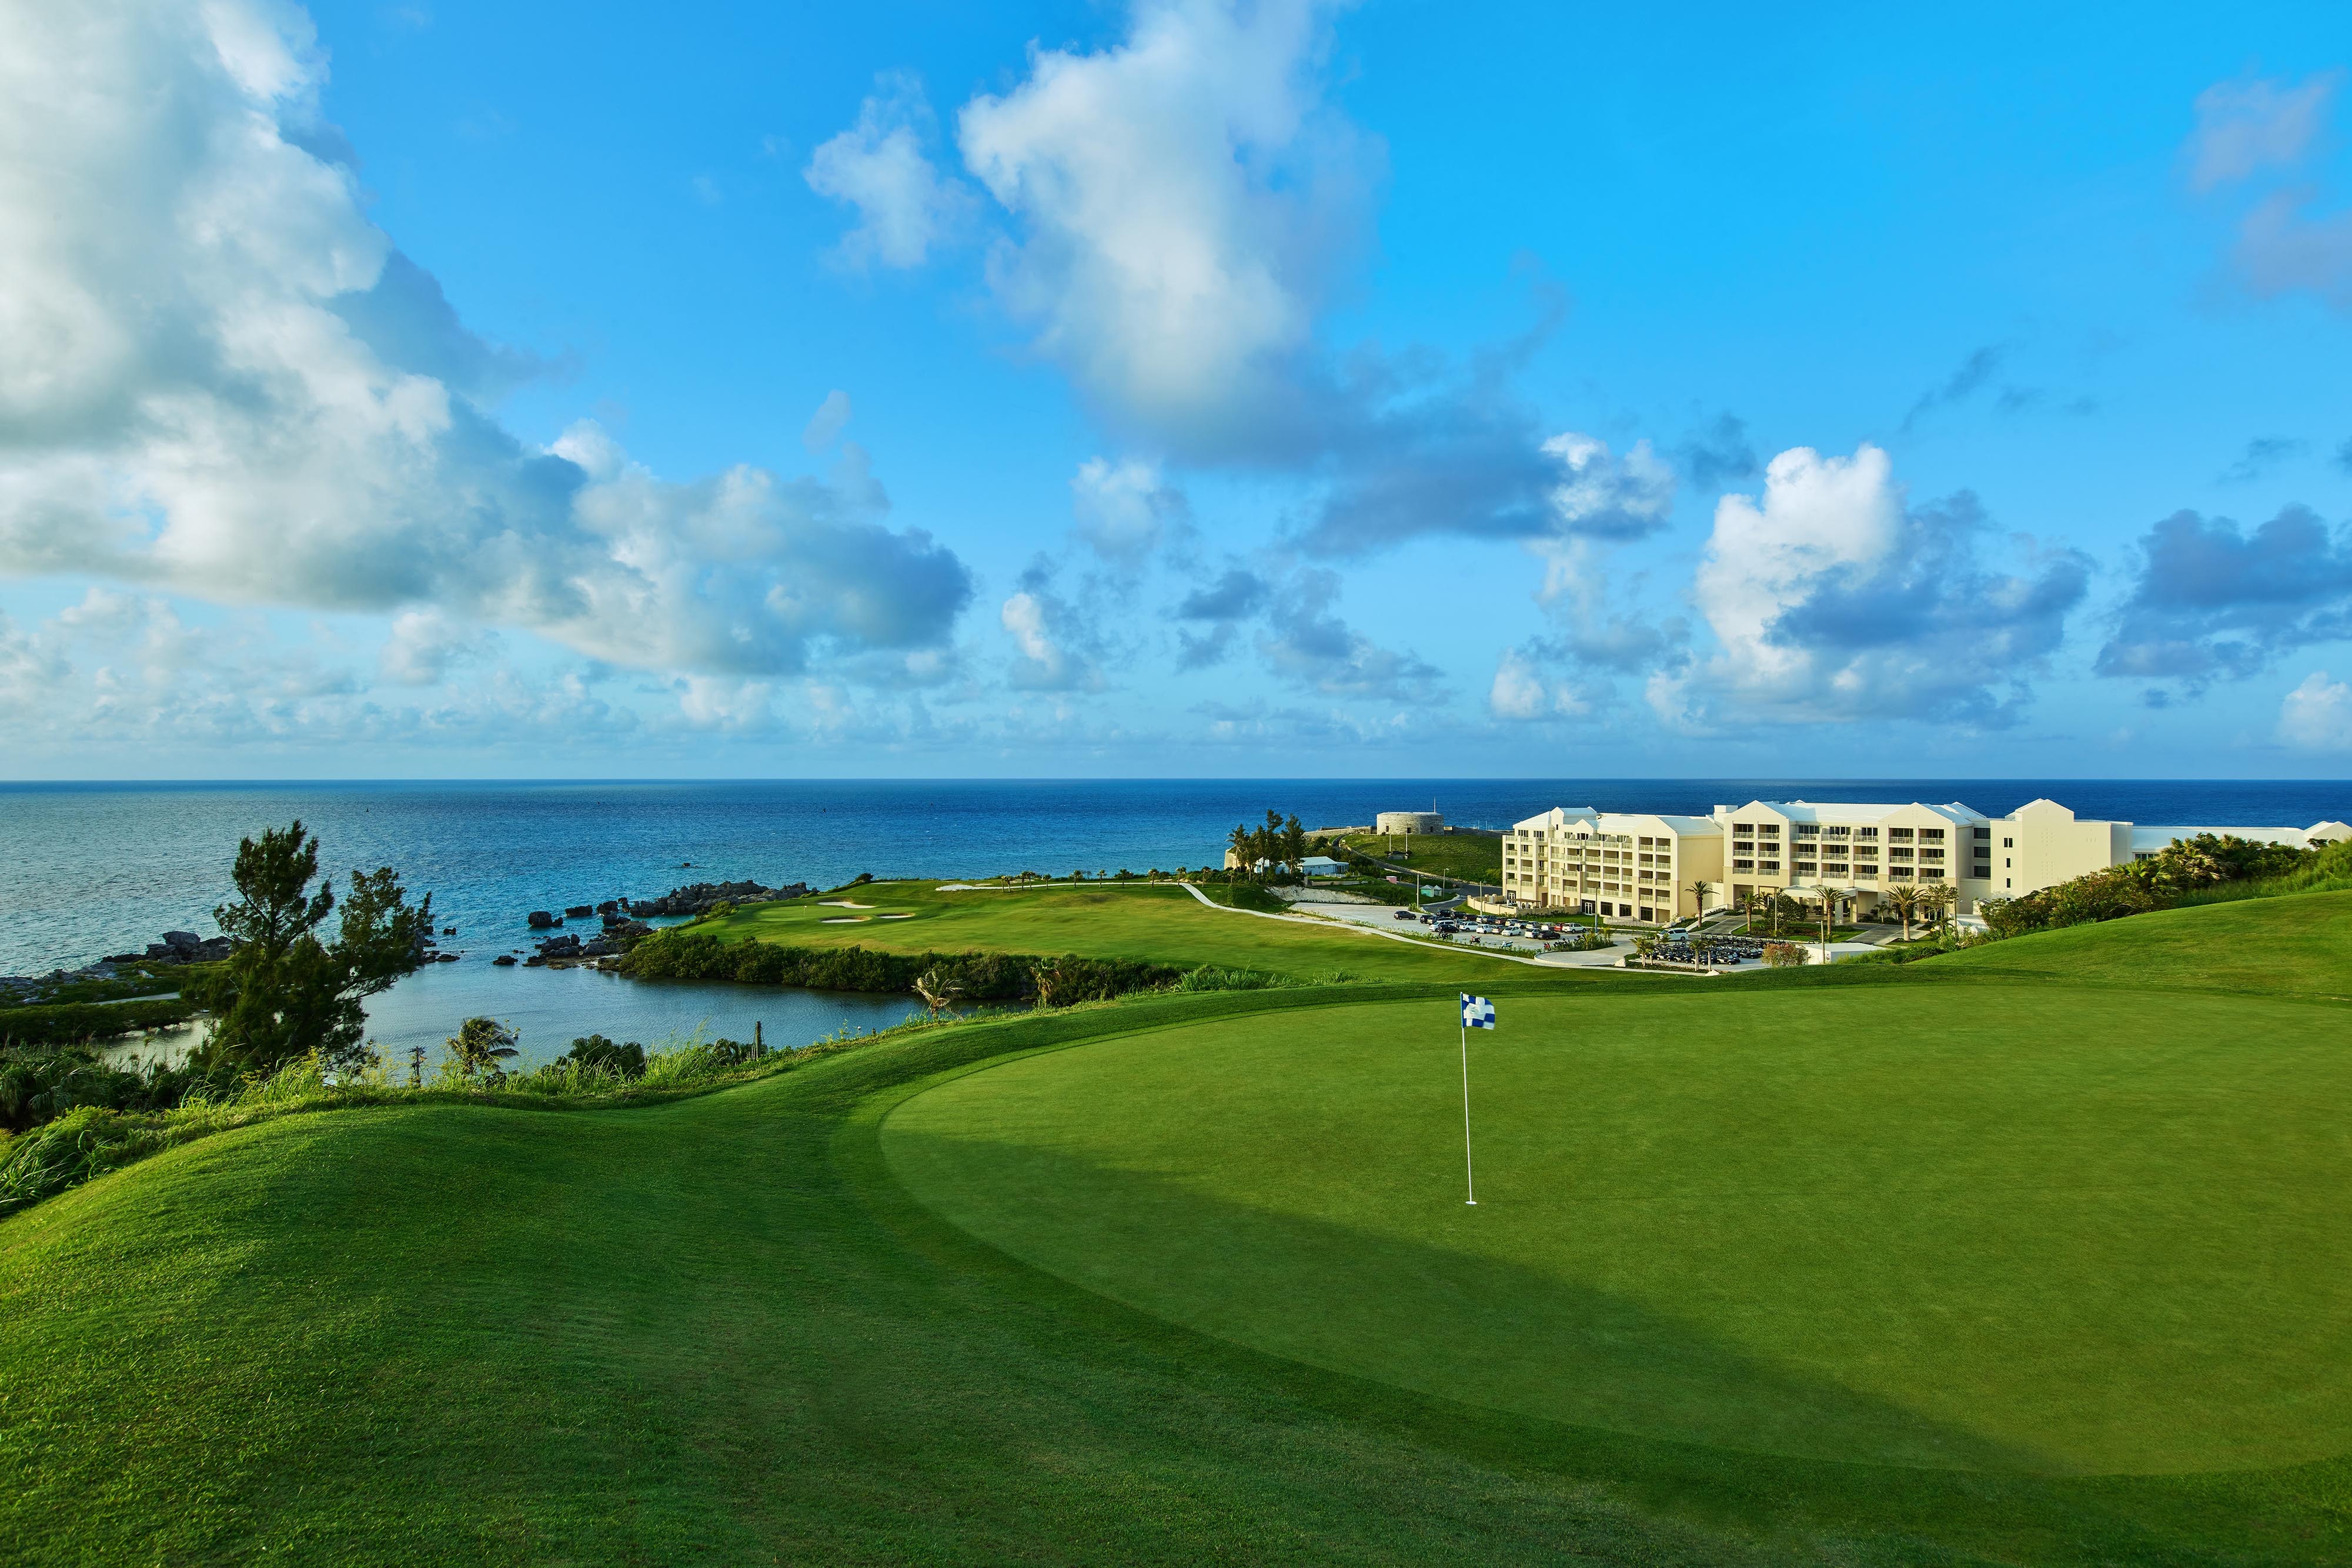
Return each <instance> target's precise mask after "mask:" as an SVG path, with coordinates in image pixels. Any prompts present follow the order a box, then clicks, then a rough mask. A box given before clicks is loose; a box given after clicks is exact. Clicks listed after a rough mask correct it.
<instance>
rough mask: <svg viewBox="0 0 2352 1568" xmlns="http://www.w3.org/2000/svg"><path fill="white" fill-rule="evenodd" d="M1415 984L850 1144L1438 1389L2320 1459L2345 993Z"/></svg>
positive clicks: (1030, 1061) (1814, 1453)
mask: <svg viewBox="0 0 2352 1568" xmlns="http://www.w3.org/2000/svg"><path fill="white" fill-rule="evenodd" d="M1501 1012H1502V1016H1501V1019H1500V1027H1499V1029H1498V1030H1496V1031H1495V1032H1493V1033H1479V1034H1475V1035H1474V1036H1473V1037H1472V1040H1471V1041H1470V1078H1471V1098H1472V1107H1473V1113H1474V1122H1475V1137H1476V1140H1477V1141H1476V1152H1477V1158H1478V1165H1477V1190H1478V1203H1477V1205H1476V1207H1470V1206H1468V1205H1466V1204H1465V1201H1464V1193H1463V1183H1464V1171H1463V1150H1462V1137H1463V1127H1462V1108H1461V1102H1460V1081H1459V1066H1458V1035H1457V1031H1456V1029H1455V1025H1454V1008H1453V1005H1452V1003H1451V1002H1450V1001H1448V1000H1443V999H1441V1000H1434V1001H1425V1002H1391V1003H1381V1004H1360V1005H1349V1006H1335V1007H1331V1008H1328V1009H1311V1010H1300V1011H1294V1012H1288V1013H1282V1014H1265V1015H1258V1016H1249V1017H1241V1018H1234V1019H1220V1020H1214V1021H1203V1022H1201V1023H1198V1024H1184V1025H1178V1026H1173V1027H1169V1028H1163V1029H1159V1030H1150V1031H1148V1032H1138V1033H1129V1034H1126V1035H1123V1036H1118V1037H1115V1038H1110V1039H1106V1040H1097V1041H1095V1042H1091V1043H1087V1044H1084V1045H1079V1046H1074V1047H1070V1048H1067V1049H1061V1050H1055V1051H1044V1052H1040V1053H1036V1054H1032V1055H1027V1056H1022V1057H1017V1058H1014V1059H1012V1060H1009V1061H1000V1062H999V1063H997V1064H995V1065H991V1066H985V1067H983V1068H981V1069H978V1070H974V1071H967V1072H965V1073H963V1074H962V1075H961V1076H953V1077H950V1078H948V1079H946V1080H944V1081H942V1082H940V1083H938V1084H936V1085H935V1086H933V1087H930V1088H929V1089H927V1090H926V1091H924V1092H921V1093H919V1094H918V1095H916V1096H914V1097H913V1098H911V1099H909V1100H908V1101H906V1102H905V1103H902V1104H900V1105H899V1106H898V1108H897V1109H896V1110H895V1111H893V1112H892V1113H891V1114H890V1116H889V1118H888V1120H887V1122H886V1123H885V1124H884V1126H883V1129H882V1138H883V1148H884V1151H885V1154H886V1155H887V1159H888V1161H889V1163H890V1166H891V1168H892V1170H893V1171H894V1172H895V1173H896V1175H897V1176H898V1178H899V1179H900V1181H901V1182H902V1183H903V1184H904V1185H905V1186H907V1187H908V1189H909V1190H910V1191H911V1192H912V1193H913V1194H914V1195H915V1196H916V1197H918V1198H919V1199H920V1200H921V1201H922V1202H923V1203H924V1204H926V1205H927V1206H928V1207H930V1208H932V1209H933V1210H934V1211H935V1212H937V1213H939V1214H940V1215H942V1216H944V1217H945V1218H949V1219H950V1220H951V1221H953V1222H954V1223H955V1224H957V1225H958V1226H960V1227H961V1228H963V1229H965V1230H966V1231H968V1232H970V1233H971V1234H973V1235H975V1236H977V1237H979V1238H980V1239H982V1240H985V1241H987V1242H989V1243H991V1244H992V1245H994V1246H996V1247H997V1248H999V1249H1002V1250H1003V1251H1005V1252H1007V1253H1009V1254H1012V1255H1013V1256H1014V1257H1016V1258H1019V1259H1021V1260H1024V1261H1027V1262H1029V1263H1032V1264H1034V1265H1036V1266H1038V1267H1041V1268H1043V1269H1045V1270H1049V1271H1051V1272H1052V1273H1055V1274H1057V1275H1059V1276H1061V1277H1063V1278H1065V1279H1067V1280H1069V1281H1073V1282H1076V1283H1077V1284H1080V1285H1083V1286H1085V1287H1087V1288H1088V1289H1091V1290H1093V1291H1097V1292H1099V1293H1101V1294H1103V1295H1105V1296H1108V1297H1110V1298H1112V1299H1114V1300H1117V1301H1122V1302H1125V1303H1127V1304H1129V1305H1131V1306H1133V1307H1137V1308H1140V1309H1142V1310H1144V1311H1146V1312H1151V1313H1154V1314H1157V1315H1160V1316H1161V1317H1164V1318H1166V1319H1169V1320H1171V1321H1174V1322H1180V1323H1182V1324H1185V1325H1188V1326H1190V1327H1192V1328H1194V1329H1198V1330H1201V1331H1202V1332H1205V1333H1211V1334H1213V1335H1217V1336H1220V1337H1222V1338H1224V1339H1227V1340H1230V1341H1234V1342H1238V1343H1243V1344H1245V1345H1248V1346H1252V1347H1255V1348H1257V1349H1260V1350H1264V1351H1267V1352H1271V1353H1274V1354H1278V1355H1281V1356H1285V1357H1288V1358H1291V1359H1294V1360H1297V1361H1301V1362H1305V1363H1308V1364H1316V1365H1320V1366H1323V1367H1327V1368H1332V1369H1336V1370H1339V1371H1343V1372H1347V1373H1352V1374H1356V1375H1361V1376H1363V1377H1366V1378H1370V1379H1374V1380H1378V1381H1381V1382H1386V1383H1391V1384H1394V1385H1402V1386H1404V1387H1408V1388H1412V1389H1415V1390H1419V1391H1421V1392H1423V1393H1428V1394H1434V1395H1439V1396H1446V1397H1450V1398H1453V1399H1455V1400H1459V1401H1463V1402H1465V1403H1468V1404H1472V1405H1479V1406H1489V1407H1494V1408H1498V1409H1504V1410H1509V1411H1513V1412H1517V1413H1521V1414H1528V1415H1535V1416H1545V1417H1550V1418H1554V1419H1558V1420H1561V1421H1565V1422H1570V1423H1574V1424H1578V1425H1580V1426H1589V1427H1603V1428H1610V1429H1615V1430H1621V1431H1625V1432H1631V1433H1636V1434H1642V1435H1645V1436H1651V1437H1668V1438H1676V1439H1685V1440H1691V1441H1696V1442H1703V1443H1708V1444H1716V1445H1722V1446H1727V1447H1732V1448H1746V1449H1752V1450H1760V1451H1764V1452H1771V1453H1780V1454H1786V1455H1795V1456H1809V1457H1818V1458H1840V1459H1864V1460H1874V1461H1880V1462H1892V1463H1897V1464H1905V1465H1913V1466H1924V1467H1936V1468H1951V1469H1993V1470H2008V1471H2030V1472H2042V1473H2063V1472H2094V1473H2141V1474H2147V1473H2158V1472H2185V1471H2203V1470H2218V1469H2252V1468H2268V1467H2277V1466H2284V1465H2289V1464H2294V1463H2297V1462H2301V1461H2306V1460H2312V1459H2316V1458H2324V1457H2327V1456H2330V1455H2335V1454H2338V1453H2342V1452H2344V1451H2346V1450H2347V1449H2352V1228H2347V1227H2345V1226H2344V1225H2343V1224H2342V1221H2341V1195H2342V1194H2343V1193H2344V1192H2345V1191H2346V1190H2347V1181H2352V1129H2347V1124H2346V1123H2345V1121H2344V1118H2343V1116H2342V1114H2341V1107H2342V1106H2343V1105H2344V1104H2345V1103H2347V1092H2352V1053H2347V1051H2344V1049H2343V1043H2344V1022H2345V1016H2346V1015H2345V1014H2344V1012H2343V1010H2342V1009H2340V1008H2331V1007H2328V1006H2326V1005H2324V1004H2314V1003H2299V1002H2294V1001H2282V1000H2257V999H2252V998H2246V997H2243V996H2237V997H2228V998H2223V997H2218V996H2202V995H2196V994H2185V993H2182V994H2172V995H2162V996H2155V995H2146V996H2143V995H2133V994H2129V993H2125V992H2119V991H2116V990H2092V989H2069V988H2063V987H2056V986H2053V985H2050V984H2048V983H2046V982H2042V983H2030V982H2024V981H2018V982H2010V981H2006V980H1998V979H1993V978H1991V977H1983V978H1980V979H1979V980H1978V981H1977V983H1974V984H1970V985H1967V986H1965V987H1961V986H1954V987H1942V986H1937V987H1912V986H1884V987H1854V988H1844V989H1836V990H1832V989H1813V990H1809V991H1787V990H1780V991H1775V990H1754V991H1748V992H1745V993H1742V992H1739V991H1737V990H1732V989H1728V988H1723V987H1709V988H1694V989H1693V990H1692V991H1691V992H1689V993H1686V994H1651V995H1643V996H1634V995H1608V994H1602V993H1597V992H1592V991H1584V992H1580V993H1577V994H1570V995H1539V996H1524V997H1517V998H1504V999H1503V1001H1502V1006H1501Z"/></svg>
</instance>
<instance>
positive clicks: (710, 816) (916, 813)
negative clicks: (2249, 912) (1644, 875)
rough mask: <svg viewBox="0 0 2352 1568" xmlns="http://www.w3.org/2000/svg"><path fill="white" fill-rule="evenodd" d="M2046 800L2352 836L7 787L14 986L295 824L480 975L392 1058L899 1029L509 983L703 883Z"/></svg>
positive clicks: (403, 1014)
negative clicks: (1378, 825)
mask: <svg viewBox="0 0 2352 1568" xmlns="http://www.w3.org/2000/svg"><path fill="white" fill-rule="evenodd" d="M2038 795H2047V796H2049V797H2050V798H2051V799H2053V800H2059V801H2061V802H2063V803H2064V804H2066V805H2068V806H2071V807H2073V808H2074V810H2076V811H2077V812H2080V813H2081V814H2083V815H2084V816H2096V817H2113V818H2125V819H2128V820H2131V821H2137V822H2143V823H2168V824H2170V823H2179V824H2200V825H2205V824H2229V825H2257V826H2274V825H2289V826H2305V825H2308V824H2310V823H2312V822H2315V821H2319V820H2320V819H2322V818H2327V817H2333V818H2339V819H2346V820H2352V782H2326V781H2321V782H2307V781H2306V782H2260V781H2257V782H2244V781H2234V780H2216V781H2151V780H2140V779H2132V780H2099V779H2080V780H2047V779H2043V780H2033V779H1967V780H1950V779H1944V780H1937V779H1912V780H1873V781H1863V782H1853V781H1846V782H1834V781H1823V780H1819V779H1811V780H1799V779H1535V780H1508V779H1507V780H1480V781H1467V780H1459V779H1446V780H1411V779H1407V780H1360V781H1332V780H1328V779H1314V780H1283V779H1239V780H1213V781H1205V782H1204V781H1199V780H1183V781H1161V780H1119V781H1109V780H1034V781H1020V780H1015V781H1010V782H1007V781H1003V780H971V781H950V782H921V783H917V782H907V781H904V780H896V781H879V782H864V783H861V782H856V781H847V782H844V781H825V782H816V783H766V782H724V783H688V784H681V783H576V784H575V783H475V782H467V783H286V784H215V783H205V784H0V974H26V973H33V972H46V971H47V970H48V969H49V968H51V967H58V966H64V967H74V966H76V965H79V964H83V963H87V962H89V960H90V959H93V958H96V957H99V956H101V955H103V954H107V953H113V952H121V951H124V950H127V949H129V950H135V949H139V948H142V947H143V946H145V945H146V944H147V943H148V942H151V941H152V940H154V939H155V938H156V937H157V936H160V935H161V934H162V933H163V931H165V930H167V929H183V930H190V931H194V932H196V933H198V934H199V935H203V936H210V935H211V934H212V933H213V931H214V929H215V927H214V925H213V920H212V915H211V911H212V908H213V906H214V905H215V904H219V903H221V902H222V901H224V900H225V899H226V897H227V896H228V895H229V886H228V873H229V865H230V862H231V861H232V859H233V858H234V857H235V854H236V842H237V840H238V838H239V837H240V836H242V835H245V834H247V833H252V832H255V831H258V830H260V829H261V828H263V827H266V826H270V825H283V824H284V823H286V822H288V821H291V820H292V819H294V818H297V817H299V818H300V819H301V820H302V821H303V823H304V824H305V825H306V826H308V827H309V828H310V829H311V830H312V831H315V832H316V833H317V834H318V835H319V837H320V842H321V845H322V852H321V856H320V860H321V865H322V869H325V870H328V871H331V872H332V873H335V874H336V876H337V877H338V879H339V880H340V879H341V876H342V874H343V873H347V872H348V871H350V870H351V869H352V868H353V867H370V868H372V867H374V866H378V865H392V866H395V867H397V868H399V870H400V871H401V873H402V874H403V877H404V880H405V881H406V883H407V884H408V886H409V888H410V889H411V890H412V892H413V893H421V892H425V891H430V892H431V893H432V894H433V907H434V913H435V915H436V917H437V921H438V923H439V924H440V925H455V926H457V929H458V933H459V934H458V936H457V937H455V938H444V939H443V942H442V946H445V947H446V948H449V949H451V950H453V951H457V952H462V953H465V954H466V955H467V957H466V958H465V959H464V960H463V961H461V962H459V963H456V964H443V965H436V966H434V967H432V968H430V969H428V970H427V971H425V973H423V974H420V975H418V976H416V977H413V978H411V979H408V980H404V981H403V982H402V983H401V984H400V985H399V986H397V987H395V988H394V989H393V990H392V991H391V992H389V993H387V994H386V995H385V996H383V997H381V998H376V1000H375V1002H374V1004H373V1006H372V1007H371V1009H370V1022H371V1025H372V1026H373V1028H374V1030H376V1033H377V1036H378V1038H379V1040H380V1042H381V1043H383V1044H384V1045H385V1046H387V1047H390V1048H392V1049H394V1050H395V1051H398V1050H402V1049H404V1048H405V1047H406V1046H407V1045H408V1044H410V1043H417V1042H430V1043H437V1042H438V1041H439V1040H441V1039H443V1038H445V1037H446V1035H448V1034H449V1033H450V1032H452V1031H454V1030H455V1029H456V1027H457V1022H458V1020H460V1019H463V1018H465V1017H467V1015H468V1014H471V1013H488V1014H491V1015H494V1016H497V1017H499V1018H505V1019H513V1020H514V1021H516V1022H517V1023H519V1024H520V1026H521V1027H522V1028H523V1030H524V1034H525V1041H526V1045H527V1046H528V1047H530V1048H531V1049H530V1051H529V1054H530V1055H531V1056H533V1057H538V1056H541V1055H543V1054H547V1053H549V1052H551V1051H561V1050H562V1047H563V1043H564V1042H566V1041H568V1040H569V1039H570V1038H571V1037H572V1035H573V1034H576V1033H584V1032H587V1031H589V1030H603V1031H604V1033H607V1034H611V1035H614V1036H615V1037H618V1038H625V1039H638V1040H647V1041H652V1040H658V1039H660V1038H662V1037H663V1036H665V1035H667V1034H670V1033H679V1032H684V1031H688V1030H692V1029H694V1028H695V1027H696V1026H697V1025H698V1024H701V1025H706V1026H707V1027H708V1028H709V1029H710V1030H712V1032H715V1033H720V1034H728V1035H733V1036H736V1037H738V1038H741V1037H746V1036H748V1035H749V1034H750V1033H751V1023H752V1021H753V1019H758V1020H759V1021H761V1023H762V1024H763V1025H764V1028H765V1031H766V1034H767V1037H768V1038H769V1039H770V1040H774V1041H777V1042H779V1043H800V1042H801V1041H803V1040H808V1039H811V1038H814V1036H816V1035H818V1034H822V1033H824V1032H827V1031H829V1030H834V1029H835V1028H838V1027H841V1026H842V1025H843V1024H845V1023H846V1024H848V1025H849V1026H851V1027H855V1028H867V1027H875V1026H877V1025H879V1024H882V1023H887V1022H890V1021H895V1020H896V1019H898V1018H899V1017H901V1016H903V1015H904V1012H905V1010H906V1009H905V1004H904V1002H903V1001H901V1000H899V999H898V998H874V997H819V996H812V995H810V994H809V993H779V992H777V991H774V990H771V989H767V988H735V987H678V988H656V987H647V986H641V985H634V984H631V983H630V982H627V981H622V980H617V979H614V978H612V977H606V976H601V975H594V974H591V973H588V972H586V971H582V970H572V971H567V972H563V973H557V974H551V973H548V972H547V971H544V970H527V969H524V968H521V967H516V968H512V969H497V968H493V967H491V966H490V964H489V958H490V956H492V955H493V954H495V953H498V952H500V951H504V950H506V949H509V948H513V947H520V946H522V945H523V943H524V940H525V937H526V936H527V932H526V930H525V926H524V922H523V917H524V915H526V914H527V913H528V912H530V910H533V909H545V908H556V907H561V906H562V905H565V904H588V903H595V902H598V901H600V900H603V899H605V898H612V897H619V896H630V897H640V898H642V897H646V896H649V895H651V894H659V893H664V892H667V891H668V890H669V889H670V888H672V887H675V886H677V885H679V884H680V883H688V882H701V881H711V882H720V881H731V880H737V879H741V878H751V879H754V880H757V881H760V882H763V883H770V884H775V883H790V882H808V883H813V884H814V885H817V886H820V887H822V886H829V885H833V884H836V883H842V882H845V881H847V880H848V879H849V878H851V877H853V876H855V875H856V874H857V873H859V872H872V873H875V874H876V875H877V876H883V877H888V876H981V875H988V874H992V873H999V872H1015V871H1024V870H1026V871H1039V872H1045V873H1053V874H1055V875H1066V874H1067V873H1070V872H1072V871H1074V870H1084V871H1085V872H1086V873H1087V874H1088V875H1090V876H1091V875H1093V874H1095V873H1097V872H1117V871H1118V870H1120V869H1121V868H1126V869H1129V870H1133V871H1139V872H1140V871H1145V870H1148V869H1150V868H1152V867H1155V866H1157V867H1161V868H1167V869H1173V868H1175V867H1177V866H1198V865H1202V864H1207V863H1213V862H1216V861H1217V860H1219V859H1220V858H1221V857H1222V855H1223V844H1224V840H1225V835H1226V834H1227V833H1228V832H1229V831H1231V830H1232V828H1233V827H1234V824H1235V823H1236V822H1242V821H1252V822H1254V821H1256V820H1258V818H1259V817H1260V815H1261V814H1262V813H1263V812H1264V811H1265V810H1267V809H1268V808H1273V809H1276V810H1282V811H1285V812H1290V811H1296V812H1297V814H1298V815H1299V816H1300V817H1301V818H1302V819H1303V820H1305V821H1306V822H1307V825H1309V826H1310V827H1321V826H1326V825H1332V824H1338V823H1344V822H1368V821H1371V819H1372V816H1373V814H1374V813H1375V812H1377V811H1381V810H1425V809H1427V808H1428V807H1429V806H1431V805H1432V804H1433V803H1434V805H1435V806H1436V807H1437V809H1438V810H1442V811H1444V813H1445V815H1446V818H1447V820H1448V821H1453V822H1456V823H1460V824H1463V825H1465V826H1471V827H1489V828H1494V827H1502V826H1505V825H1507V824H1508V823H1510V822H1512V821H1517V820H1518V819H1519V818H1522V817H1526V816H1530V815H1532V814H1534V813H1535V812H1537V811H1538V810H1544V809H1546V808H1549V807H1551V806H1554V805H1590V806H1596V807H1599V808H1601V809H1602V810H1660V811H1671V812H1690V813H1704V812H1706V810H1709V809H1710V808H1711V807H1713V806H1714V805H1716V804H1717V803H1719V802H1720V803H1739V802H1744V801H1747V800H1756V799H1766V800H1790V799H1811V800H1932V801H1945V800H1961V801H1965V802H1966V803H1968V804H1969V805H1970V806H1973V807H1975V808H1976V809H1977V810H1981V811H1986V812H1990V813H1994V814H1999V813H2000V812H2003V811H2007V810H2011V808H2013V807H2015V806H2018V805H2020V804H2021V803H2023V802H2024V801H2027V800H2032V799H2033V798H2034V797H2036V796H2038Z"/></svg>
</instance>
